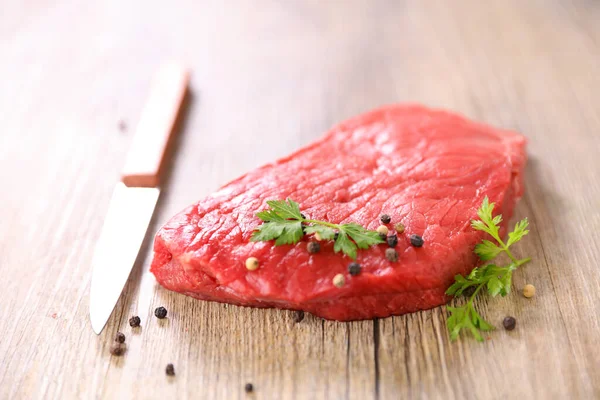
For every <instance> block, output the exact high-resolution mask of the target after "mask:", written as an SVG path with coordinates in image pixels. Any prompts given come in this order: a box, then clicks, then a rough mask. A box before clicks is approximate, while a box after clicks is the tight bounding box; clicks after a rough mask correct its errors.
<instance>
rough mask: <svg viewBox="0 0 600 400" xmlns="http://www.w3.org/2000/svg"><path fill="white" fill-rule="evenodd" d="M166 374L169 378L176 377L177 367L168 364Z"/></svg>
mask: <svg viewBox="0 0 600 400" xmlns="http://www.w3.org/2000/svg"><path fill="white" fill-rule="evenodd" d="M165 372H166V373H167V375H169V376H174V375H175V367H174V366H173V364H167V368H165Z"/></svg>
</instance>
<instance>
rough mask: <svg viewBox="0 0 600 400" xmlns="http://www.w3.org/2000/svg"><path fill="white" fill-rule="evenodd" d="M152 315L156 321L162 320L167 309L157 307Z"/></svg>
mask: <svg viewBox="0 0 600 400" xmlns="http://www.w3.org/2000/svg"><path fill="white" fill-rule="evenodd" d="M154 315H156V318H158V319H163V318H165V317H166V316H167V309H166V308H164V307H158V308H157V309H156V310H154Z"/></svg>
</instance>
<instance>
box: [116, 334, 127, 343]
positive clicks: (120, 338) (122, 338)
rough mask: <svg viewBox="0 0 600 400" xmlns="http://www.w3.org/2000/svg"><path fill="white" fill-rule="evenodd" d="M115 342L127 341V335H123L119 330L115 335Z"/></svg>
mask: <svg viewBox="0 0 600 400" xmlns="http://www.w3.org/2000/svg"><path fill="white" fill-rule="evenodd" d="M115 342H119V343H125V335H123V334H122V333H121V332H117V334H116V335H115Z"/></svg>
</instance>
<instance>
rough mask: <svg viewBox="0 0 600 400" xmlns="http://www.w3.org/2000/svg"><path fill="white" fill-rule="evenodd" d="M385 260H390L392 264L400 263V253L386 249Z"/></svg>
mask: <svg viewBox="0 0 600 400" xmlns="http://www.w3.org/2000/svg"><path fill="white" fill-rule="evenodd" d="M385 258H387V259H388V261H391V262H396V261H398V252H397V251H396V250H395V249H391V248H390V249H385Z"/></svg>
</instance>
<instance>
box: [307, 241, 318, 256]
mask: <svg viewBox="0 0 600 400" xmlns="http://www.w3.org/2000/svg"><path fill="white" fill-rule="evenodd" d="M306 249H307V250H308V252H309V253H310V254H315V253H318V252H319V251H321V245H320V244H319V242H308V244H307V245H306Z"/></svg>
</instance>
